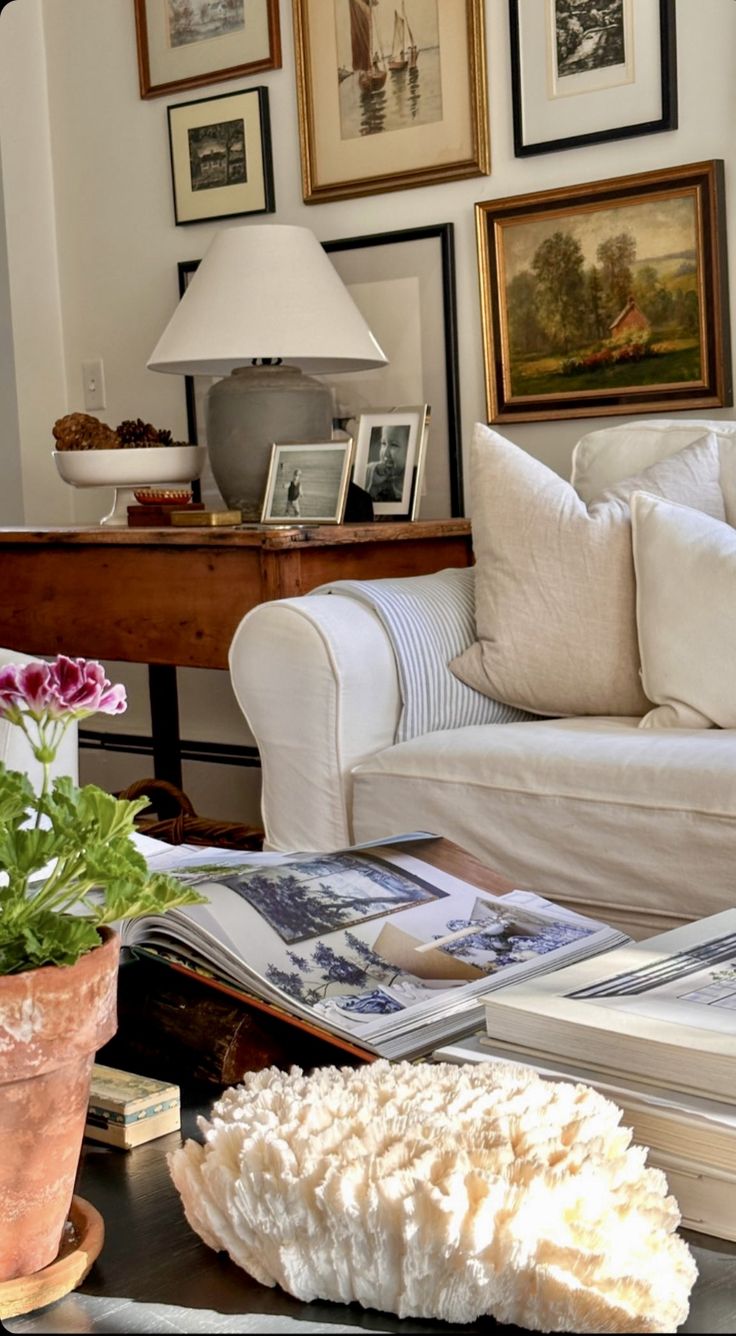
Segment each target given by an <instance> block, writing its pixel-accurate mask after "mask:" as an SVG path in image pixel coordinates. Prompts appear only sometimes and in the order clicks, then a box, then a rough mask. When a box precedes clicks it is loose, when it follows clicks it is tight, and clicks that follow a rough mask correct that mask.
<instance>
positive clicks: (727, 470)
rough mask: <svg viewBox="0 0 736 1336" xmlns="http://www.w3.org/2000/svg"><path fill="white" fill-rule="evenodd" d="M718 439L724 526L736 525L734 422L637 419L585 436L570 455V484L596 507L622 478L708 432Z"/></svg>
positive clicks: (700, 438)
mask: <svg viewBox="0 0 736 1336" xmlns="http://www.w3.org/2000/svg"><path fill="white" fill-rule="evenodd" d="M711 431H712V432H713V435H714V436H716V437H717V439H718V453H719V457H720V461H721V491H722V493H723V505H724V508H725V511H726V523H727V524H736V422H727V421H726V420H725V419H724V420H716V419H714V418H710V419H707V420H705V421H704V420H696V419H695V418H652V419H651V420H650V419H647V418H639V419H637V420H636V421H635V422H624V423H622V424H621V425H619V426H616V427H602V428H601V429H600V430H599V431H590V432H588V433H587V435H586V436H582V437H581V439H580V440H579V441H578V443H577V445H576V446H575V449H574V450H573V452H572V467H571V471H570V482H571V483H572V485H573V487H574V488H575V491H576V492H577V494H578V496H581V497H582V498H583V501H586V502H587V501H593V500H595V498H596V497H598V496H600V494H601V492H603V491H605V490H606V488H608V487H615V485H616V483H618V482H621V480H622V479H623V478H629V477H631V476H632V475H633V474H634V473H641V471H642V469H647V468H649V466H650V465H651V464H656V463H657V461H658V460H659V459H666V458H669V456H670V455H674V454H677V452H678V450H683V449H684V448H685V446H686V445H693V444H694V442H695V441H701V440H702V439H703V437H704V436H707V435H708V433H709V432H711Z"/></svg>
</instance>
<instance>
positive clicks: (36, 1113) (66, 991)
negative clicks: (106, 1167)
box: [0, 928, 120, 1281]
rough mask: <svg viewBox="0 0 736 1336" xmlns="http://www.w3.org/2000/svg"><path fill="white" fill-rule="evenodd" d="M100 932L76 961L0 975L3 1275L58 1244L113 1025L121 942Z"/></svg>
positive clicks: (39, 1264) (43, 1259) (29, 1266)
mask: <svg viewBox="0 0 736 1336" xmlns="http://www.w3.org/2000/svg"><path fill="white" fill-rule="evenodd" d="M101 935H102V938H103V941H102V945H101V946H99V947H97V949H96V950H94V951H90V952H88V954H87V955H85V956H82V957H81V959H80V960H78V961H77V963H76V965H71V966H69V967H68V968H67V967H62V966H57V965H49V966H44V967H43V968H42V969H36V970H28V971H27V972H26V973H24V974H13V975H6V976H3V977H0V1281H3V1280H12V1279H14V1278H15V1277H16V1276H28V1275H31V1274H32V1273H33V1272H34V1271H40V1270H41V1269H42V1268H43V1267H45V1266H48V1265H49V1263H50V1262H52V1261H53V1260H54V1258H55V1257H56V1254H57V1252H58V1250H59V1244H60V1242H61V1236H62V1233H63V1230H64V1224H65V1222H66V1218H67V1214H68V1211H69V1206H70V1203H71V1199H72V1194H73V1191H74V1179H75V1176H76V1172H77V1164H78V1161H79V1152H80V1149H81V1145H82V1136H83V1133H84V1124H85V1121H86V1113H87V1102H88V1099H89V1082H90V1074H91V1070H92V1063H93V1061H94V1056H95V1053H96V1052H97V1049H98V1048H101V1046H102V1045H103V1044H104V1043H106V1042H107V1040H108V1039H110V1038H111V1037H112V1035H113V1034H114V1033H115V1028H116V1025H117V1015H116V998H117V970H118V956H119V953H120V941H119V938H118V937H117V936H116V934H115V933H114V932H111V931H110V929H109V928H103V929H101Z"/></svg>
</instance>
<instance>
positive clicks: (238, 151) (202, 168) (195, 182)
mask: <svg viewBox="0 0 736 1336" xmlns="http://www.w3.org/2000/svg"><path fill="white" fill-rule="evenodd" d="M189 172H190V176H191V181H192V190H212V189H215V188H216V187H218V186H233V185H239V184H240V183H241V182H243V181H247V180H248V166H247V162H246V156H245V123H244V121H243V120H242V118H241V119H239V120H234V121H218V122H217V124H215V125H198V126H197V127H196V128H195V129H194V130H190V131H189Z"/></svg>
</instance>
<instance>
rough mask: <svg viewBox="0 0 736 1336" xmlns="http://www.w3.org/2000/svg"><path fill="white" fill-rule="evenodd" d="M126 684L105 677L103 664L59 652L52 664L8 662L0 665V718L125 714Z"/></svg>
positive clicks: (53, 717) (64, 717)
mask: <svg viewBox="0 0 736 1336" xmlns="http://www.w3.org/2000/svg"><path fill="white" fill-rule="evenodd" d="M126 705H127V700H126V696H125V687H124V686H122V685H121V684H117V685H115V686H113V685H112V683H111V682H110V681H109V679H108V678H107V677H105V672H104V669H103V667H102V665H101V664H99V663H96V662H95V661H93V660H87V659H69V658H67V656H66V655H65V654H59V655H58V656H57V658H56V659H55V660H54V662H53V663H43V662H41V661H38V662H36V661H34V662H32V663H26V664H19V663H9V664H6V665H5V666H4V667H3V668H0V717H2V716H7V717H9V718H12V719H17V717H18V715H19V714H28V715H30V716H31V718H33V719H39V718H40V717H41V716H45V717H46V718H47V719H80V718H83V717H84V716H85V715H88V714H98V713H100V714H122V712H123V710H125V708H126Z"/></svg>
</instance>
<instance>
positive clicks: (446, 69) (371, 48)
mask: <svg viewBox="0 0 736 1336" xmlns="http://www.w3.org/2000/svg"><path fill="white" fill-rule="evenodd" d="M293 6H294V42H295V48H296V76H297V93H298V99H299V131H300V139H301V160H302V184H303V190H304V199H305V201H306V203H307V204H317V203H320V202H322V201H327V200H335V199H350V198H352V197H354V196H358V195H373V194H377V193H379V192H381V191H384V190H406V189H410V188H411V187H413V186H426V185H433V184H435V183H437V182H440V181H454V180H460V179H462V178H464V177H469V176H484V175H487V174H488V172H489V171H490V149H489V134H488V101H487V92H486V53H485V37H484V23H483V13H484V0H453V3H452V4H445V3H443V0H293Z"/></svg>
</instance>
